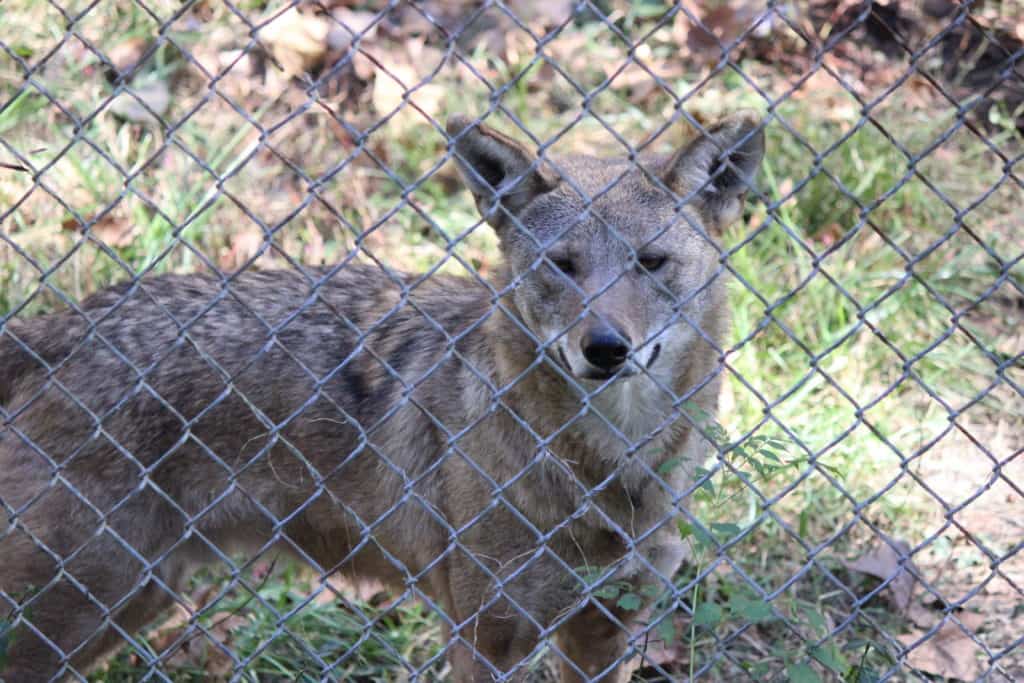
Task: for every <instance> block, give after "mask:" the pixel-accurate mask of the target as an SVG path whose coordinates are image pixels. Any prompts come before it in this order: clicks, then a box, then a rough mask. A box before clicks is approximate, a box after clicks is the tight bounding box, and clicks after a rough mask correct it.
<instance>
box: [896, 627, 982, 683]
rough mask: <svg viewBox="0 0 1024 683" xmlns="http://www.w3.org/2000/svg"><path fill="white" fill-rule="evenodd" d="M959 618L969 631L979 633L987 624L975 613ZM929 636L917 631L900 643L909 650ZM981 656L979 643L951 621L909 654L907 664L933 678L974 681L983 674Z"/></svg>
mask: <svg viewBox="0 0 1024 683" xmlns="http://www.w3.org/2000/svg"><path fill="white" fill-rule="evenodd" d="M956 616H957V619H959V620H960V621H961V622H962V623H963V626H964V627H965V628H967V630H968V631H975V630H976V629H977V627H979V626H981V622H982V621H983V617H981V615H979V614H974V613H972V612H961V613H958V614H957V615H956ZM926 633H927V631H918V630H914V631H911V632H910V633H907V634H905V635H902V636H899V640H900V642H902V643H903V644H904V645H908V646H909V645H912V644H913V643H915V642H917V641H918V640H920V639H921V638H922V637H923V636H924V635H925V634H926ZM979 652H981V648H979V647H978V645H977V643H975V642H974V641H973V640H972V639H971V638H970V636H968V635H967V634H966V633H964V630H963V628H962V627H961V626H960V625H958V624H956V623H955V622H954V621H953V620H952V619H951V618H949V617H947V619H946V621H945V623H943V624H942V628H940V629H939V630H938V631H937V632H936V633H935V634H934V635H932V636H931V637H930V638H928V640H926V641H924V642H923V643H920V644H919V645H917V646H916V647H914V649H912V650H910V652H908V653H907V663H908V664H910V665H911V666H912V667H914V668H915V669H919V670H921V671H924V672H926V673H929V674H934V675H937V676H943V677H945V678H955V679H959V680H962V681H974V680H977V678H978V676H980V675H981V671H982V668H981V665H980V664H979V663H978V659H977V656H976V655H977V654H978V653H979Z"/></svg>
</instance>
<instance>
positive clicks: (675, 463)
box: [658, 458, 683, 477]
mask: <svg viewBox="0 0 1024 683" xmlns="http://www.w3.org/2000/svg"><path fill="white" fill-rule="evenodd" d="M681 464H683V459H682V458H669V459H668V460H666V461H665V462H663V463H661V464H660V465H658V474H660V475H661V476H662V477H665V476H668V475H669V474H670V473H671V472H672V470H674V469H675V468H677V467H679V466H680V465H681Z"/></svg>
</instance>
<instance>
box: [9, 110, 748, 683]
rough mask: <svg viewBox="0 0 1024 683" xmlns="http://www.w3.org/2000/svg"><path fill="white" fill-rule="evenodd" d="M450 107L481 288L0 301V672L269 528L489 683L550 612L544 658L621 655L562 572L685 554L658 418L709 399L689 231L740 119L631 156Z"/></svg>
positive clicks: (701, 453) (136, 623) (191, 290)
mask: <svg viewBox="0 0 1024 683" xmlns="http://www.w3.org/2000/svg"><path fill="white" fill-rule="evenodd" d="M448 131H449V135H450V136H451V138H452V151H453V155H454V156H455V157H456V159H457V161H458V164H459V167H460V170H461V171H462V175H463V177H464V179H465V180H466V182H467V184H468V186H469V188H470V190H471V191H472V192H473V194H474V195H475V198H476V202H477V206H478V207H479V209H480V210H481V212H482V214H483V216H484V218H485V219H486V220H487V222H489V223H490V225H491V226H492V227H493V228H494V229H495V230H496V231H497V234H498V236H499V238H500V241H501V250H502V253H503V255H504V265H502V266H501V267H500V268H499V269H498V270H497V272H496V273H495V275H494V277H493V278H491V280H490V283H489V284H487V283H484V282H483V281H481V280H479V279H472V278H467V279H460V278H455V277H448V276H439V275H435V276H430V277H425V278H424V277H422V276H418V277H417V276H412V275H401V274H394V273H388V272H385V271H384V270H383V269H381V268H378V267H376V266H370V265H365V264H364V265H356V264H347V265H344V266H343V267H338V268H335V269H331V268H318V269H311V270H307V271H305V272H303V273H300V272H298V271H290V272H287V271H282V272H244V273H241V274H239V275H237V276H234V277H229V278H226V279H222V278H213V277H200V276H177V275H174V276H162V277H154V278H147V279H143V280H141V281H138V282H131V283H126V284H123V285H120V286H117V287H113V288H111V289H108V290H105V291H102V292H100V293H98V294H96V295H94V296H92V297H91V298H89V299H87V300H86V301H85V302H83V303H82V304H81V305H80V307H79V310H75V311H67V312H61V313H57V314H54V315H48V316H45V317H40V318H35V319H29V320H13V319H12V320H9V321H8V322H7V323H6V325H5V327H4V330H3V334H2V336H0V404H2V406H3V413H2V414H0V417H3V419H4V422H3V430H2V432H0V501H2V507H0V510H2V518H3V525H2V526H0V631H2V630H3V629H4V624H7V625H8V626H7V627H8V630H9V631H10V624H13V625H14V626H13V631H11V632H10V635H11V640H10V644H9V650H8V652H7V653H6V668H4V669H3V670H2V671H0V678H3V679H4V680H5V681H6V682H7V683H22V682H23V681H35V680H48V679H50V678H53V677H58V678H59V677H61V676H62V675H67V674H68V673H69V672H70V671H71V670H72V668H73V670H74V671H78V672H84V671H87V670H88V669H89V668H90V666H92V665H93V664H95V663H96V662H97V661H98V660H99V659H100V658H101V657H102V656H103V655H105V654H107V653H109V652H110V651H111V650H112V648H115V647H117V646H119V645H122V644H123V643H124V637H125V635H124V634H129V635H130V634H132V633H133V632H135V631H137V630H139V629H141V628H142V627H144V626H145V625H146V624H147V623H149V622H151V621H153V620H154V619H156V618H157V617H158V616H159V615H160V614H161V612H162V611H163V610H165V609H166V608H167V607H168V606H170V605H172V604H173V602H174V598H173V597H172V596H173V595H174V594H175V592H176V591H180V590H183V589H184V588H185V586H186V581H187V580H188V578H189V576H190V574H191V572H193V571H194V570H195V569H196V568H197V567H199V566H201V565H204V564H208V563H211V562H218V563H220V564H221V566H223V563H224V562H225V561H230V560H229V558H235V557H237V556H238V555H237V554H243V555H246V556H248V557H252V556H253V555H254V554H256V553H259V552H266V553H270V554H273V553H276V552H277V551H278V549H284V550H288V551H291V552H294V553H295V554H296V555H298V557H299V558H300V559H301V560H302V561H304V562H306V563H309V564H310V565H312V566H313V567H314V568H315V569H316V571H318V572H320V573H322V574H324V575H326V574H329V573H332V572H335V571H340V572H342V573H344V574H346V575H351V576H357V577H375V578H378V579H381V580H383V581H385V582H389V583H391V584H392V585H396V586H399V587H411V586H415V588H416V590H417V591H421V592H422V593H423V594H425V595H427V596H429V598H430V600H431V602H432V604H434V605H436V607H437V608H438V611H440V612H442V613H443V614H442V621H443V623H444V625H445V631H446V636H447V638H448V643H449V644H448V648H449V649H448V655H449V658H450V661H451V666H452V671H453V678H454V679H455V680H457V681H489V680H492V677H495V678H497V677H502V676H504V677H505V678H506V679H517V678H519V677H520V676H522V675H523V673H524V671H525V669H526V666H527V662H526V660H527V659H528V658H529V656H530V655H531V654H532V653H534V652H536V651H537V648H538V643H540V642H541V640H542V639H547V637H548V636H549V635H551V636H553V638H552V639H551V642H553V646H554V647H555V648H556V649H557V651H558V652H559V653H560V654H559V655H557V656H558V657H559V660H560V661H561V667H562V671H563V678H564V679H565V680H579V679H588V678H594V679H597V678H600V679H601V680H616V679H617V678H619V677H621V676H622V671H623V668H624V667H623V666H621V665H620V664H619V659H620V658H621V657H622V655H623V653H624V652H625V649H626V645H627V641H628V638H629V634H628V631H627V629H626V628H624V627H625V626H628V624H629V622H630V620H631V619H633V618H636V616H637V614H638V613H639V611H636V610H632V611H625V610H623V609H621V608H619V607H618V606H616V605H615V603H614V601H609V602H608V603H607V604H602V605H601V606H598V598H596V597H592V596H591V595H590V593H589V592H588V590H585V588H586V587H585V586H584V584H583V582H582V581H581V579H580V578H579V575H578V574H576V573H575V570H577V569H579V568H582V567H588V568H590V569H593V568H598V567H600V568H606V569H607V570H608V572H614V574H612V573H609V574H608V576H609V577H614V580H619V579H624V580H629V581H632V582H636V583H639V584H644V583H647V584H656V585H659V586H664V585H667V584H665V579H666V578H667V577H671V575H672V573H673V572H674V571H675V570H676V569H677V568H678V566H679V564H680V562H681V561H682V559H683V556H684V547H683V544H682V542H681V541H680V538H679V534H678V531H677V530H676V525H675V524H674V520H673V515H674V514H675V513H676V512H677V511H678V507H677V506H678V505H679V498H680V495H681V492H683V491H685V490H686V489H687V487H688V486H689V484H690V482H691V481H692V477H693V471H694V468H695V467H696V466H697V465H698V464H699V463H700V462H701V460H702V459H703V458H705V457H706V455H707V453H708V445H707V443H706V442H705V441H704V440H703V438H702V437H701V435H700V430H699V429H696V428H695V427H694V420H691V419H690V418H689V417H688V416H687V414H685V412H684V411H685V410H686V408H687V407H689V406H697V407H698V409H699V411H700V412H703V413H710V412H712V411H713V410H714V408H715V404H716V396H717V393H718V385H719V375H720V373H721V370H722V357H723V353H724V351H723V338H724V334H725V331H726V325H727V320H728V317H727V305H726V295H725V279H726V277H725V275H726V271H725V269H724V267H723V265H722V261H721V254H722V253H721V251H720V249H719V248H718V247H716V245H715V240H714V237H715V236H716V235H718V234H720V231H721V230H722V229H723V227H724V226H725V225H726V224H727V223H729V222H730V221H732V220H734V219H735V218H736V217H737V215H738V214H739V212H740V207H741V203H742V199H743V193H744V191H745V190H746V188H747V187H748V184H749V182H750V181H751V179H752V177H753V175H754V173H755V171H756V168H757V166H758V165H759V163H760V160H761V156H762V153H763V145H764V142H763V135H762V132H761V124H760V123H759V121H758V120H757V119H756V118H753V117H750V116H746V115H743V116H735V117H731V118H728V119H726V120H724V121H722V122H720V123H718V124H716V125H714V126H711V127H709V128H708V129H707V130H706V131H705V132H704V134H703V135H701V136H699V137H698V138H697V139H696V140H695V141H693V142H692V143H690V144H688V145H687V146H685V147H684V148H683V149H681V150H679V152H678V153H676V154H674V155H672V156H667V157H650V158H648V157H643V156H640V157H637V158H636V159H634V160H627V159H622V160H614V159H598V158H592V157H582V156H581V157H569V158H553V159H546V158H538V157H537V156H535V155H534V154H532V153H531V152H530V151H528V149H527V148H526V147H524V146H523V145H521V144H520V143H518V142H515V141H514V140H512V139H510V138H508V137H506V136H504V135H502V134H499V133H497V132H495V131H493V130H490V129H488V128H486V127H484V126H482V125H474V124H471V123H470V121H469V120H468V119H465V118H463V117H456V118H454V119H453V120H452V121H451V122H450V124H449V126H448ZM670 458H671V459H673V463H675V462H682V465H681V466H679V467H675V468H671V467H662V468H660V470H659V466H660V465H662V464H665V463H666V462H667V461H668V460H669V459H670ZM669 470H671V471H670V472H669V473H668V474H665V475H664V478H662V476H659V474H658V472H659V471H661V472H666V471H669ZM659 575H660V576H659ZM0 666H2V665H0Z"/></svg>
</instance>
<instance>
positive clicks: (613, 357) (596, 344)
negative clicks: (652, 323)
mask: <svg viewBox="0 0 1024 683" xmlns="http://www.w3.org/2000/svg"><path fill="white" fill-rule="evenodd" d="M580 344H581V345H582V347H583V357H584V358H586V359H587V361H588V362H589V363H590V364H591V365H593V366H594V367H597V368H601V369H602V370H605V371H607V372H612V371H613V370H617V369H618V367H619V366H620V365H622V364H623V363H625V362H626V356H628V355H629V337H627V336H626V335H625V334H623V333H621V332H618V331H616V330H614V329H612V328H610V327H605V328H598V329H595V330H590V331H588V332H587V333H586V334H584V335H583V340H582V342H580Z"/></svg>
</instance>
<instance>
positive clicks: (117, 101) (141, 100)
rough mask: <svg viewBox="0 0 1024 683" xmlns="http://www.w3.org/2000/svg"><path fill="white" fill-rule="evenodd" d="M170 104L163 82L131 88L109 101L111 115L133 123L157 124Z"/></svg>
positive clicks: (168, 92) (169, 95) (165, 85)
mask: <svg viewBox="0 0 1024 683" xmlns="http://www.w3.org/2000/svg"><path fill="white" fill-rule="evenodd" d="M170 104H171V92H170V90H168V89H167V84H165V83H164V82H163V81H153V82H151V83H147V84H145V85H140V86H138V87H135V88H131V89H130V90H129V91H127V92H123V93H121V94H120V95H118V96H117V97H115V98H114V99H113V100H111V101H110V105H109V107H108V108H109V110H110V112H111V113H112V114H115V115H116V116H119V117H120V118H122V119H125V120H127V121H132V122H133V123H151V124H159V120H158V119H157V117H158V116H160V117H162V116H163V115H164V114H165V113H166V112H167V108H168V107H169V106H170Z"/></svg>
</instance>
